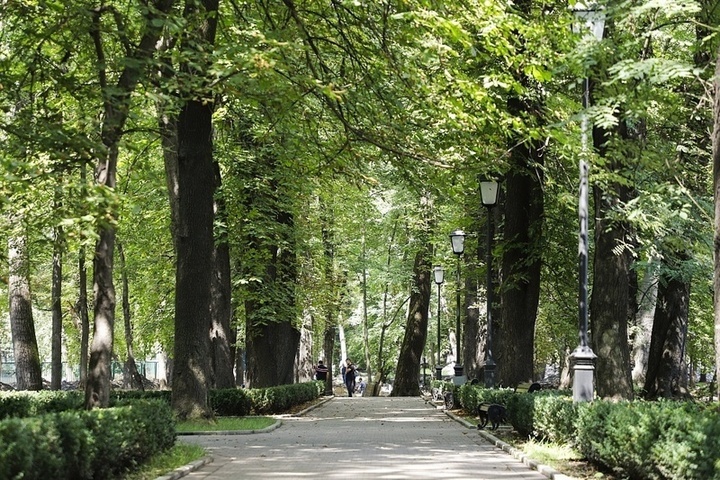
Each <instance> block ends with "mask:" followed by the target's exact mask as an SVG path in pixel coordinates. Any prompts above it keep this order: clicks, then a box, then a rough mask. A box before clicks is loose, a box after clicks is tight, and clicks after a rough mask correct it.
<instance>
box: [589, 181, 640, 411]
mask: <svg viewBox="0 0 720 480" xmlns="http://www.w3.org/2000/svg"><path fill="white" fill-rule="evenodd" d="M614 187H615V188H616V189H617V190H618V191H619V192H622V190H623V187H621V186H620V185H615V186H614ZM593 192H594V201H595V218H596V221H595V257H594V263H593V284H592V285H593V288H592V300H591V301H590V325H591V329H592V349H593V352H594V353H595V355H597V360H596V377H595V378H596V389H597V393H598V396H600V397H601V398H618V399H632V398H633V384H632V377H631V375H630V348H629V345H628V329H627V320H628V305H629V304H630V302H629V298H628V296H629V294H630V286H629V281H630V280H629V275H628V272H629V270H630V258H629V252H628V251H627V249H626V248H622V246H623V245H625V242H626V238H625V232H626V231H627V228H625V226H624V225H623V224H622V223H620V222H619V221H613V220H610V219H609V218H608V217H609V216H611V215H612V211H613V207H614V203H616V202H620V201H621V200H620V198H621V197H622V196H623V194H622V193H616V194H609V193H608V192H606V191H604V190H601V189H600V188H599V187H594V188H593ZM618 249H620V251H619V252H618Z"/></svg>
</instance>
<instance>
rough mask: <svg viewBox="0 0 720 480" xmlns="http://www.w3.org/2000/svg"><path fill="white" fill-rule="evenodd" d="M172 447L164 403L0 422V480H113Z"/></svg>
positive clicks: (171, 423)
mask: <svg viewBox="0 0 720 480" xmlns="http://www.w3.org/2000/svg"><path fill="white" fill-rule="evenodd" d="M174 443H175V423H174V421H173V416H172V412H171V410H170V408H169V406H168V405H167V404H166V403H164V402H157V401H155V402H150V401H142V402H137V403H135V404H133V405H127V406H124V407H116V408H108V409H96V410H92V411H67V412H60V413H51V414H46V415H41V416H38V417H32V418H23V419H18V418H11V419H6V420H3V421H0V478H23V479H30V480H32V479H45V478H73V479H91V478H113V477H116V476H117V475H118V474H120V473H122V472H125V471H126V470H128V469H131V468H132V467H133V466H135V465H138V464H139V463H141V462H143V461H144V460H146V459H148V458H149V457H150V456H152V455H154V454H155V453H157V452H159V451H162V450H166V449H168V448H170V447H171V446H172V445H173V444H174Z"/></svg>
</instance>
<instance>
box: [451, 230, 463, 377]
mask: <svg viewBox="0 0 720 480" xmlns="http://www.w3.org/2000/svg"><path fill="white" fill-rule="evenodd" d="M450 243H451V245H452V250H453V253H454V254H455V255H456V256H457V295H456V297H457V310H456V317H455V354H456V355H457V358H456V359H455V378H454V379H453V383H454V384H455V385H462V384H463V383H465V378H464V377H465V374H464V371H463V366H462V355H461V353H460V257H461V256H462V254H463V251H464V250H465V232H463V231H462V230H455V231H454V232H453V233H451V234H450Z"/></svg>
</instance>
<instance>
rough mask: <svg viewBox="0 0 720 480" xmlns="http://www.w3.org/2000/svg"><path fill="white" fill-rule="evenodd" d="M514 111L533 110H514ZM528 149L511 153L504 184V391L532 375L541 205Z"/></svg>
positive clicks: (537, 171)
mask: <svg viewBox="0 0 720 480" xmlns="http://www.w3.org/2000/svg"><path fill="white" fill-rule="evenodd" d="M518 102H520V100H518ZM509 103H512V102H509ZM519 108H532V109H536V108H538V107H537V106H536V105H527V106H525V107H520V106H516V107H515V109H519ZM523 111H525V110H523ZM533 147H534V145H532V144H527V143H522V144H521V145H518V146H516V147H515V148H514V149H513V150H512V153H511V155H510V160H511V163H512V166H511V169H510V171H509V172H508V174H507V176H506V179H505V182H504V183H505V188H506V194H505V195H504V203H503V210H504V216H505V221H504V230H503V242H504V243H503V257H502V260H501V262H502V279H503V288H502V289H501V293H500V295H501V299H500V305H501V308H502V314H501V318H500V319H499V321H498V323H499V325H496V326H495V328H496V331H497V332H498V335H499V339H498V340H499V343H500V346H499V349H500V352H499V353H500V354H499V355H498V356H496V358H495V361H496V363H497V368H498V372H499V375H498V378H497V382H496V383H500V384H502V385H507V386H513V385H517V384H519V383H522V382H528V381H531V380H533V373H534V363H533V362H534V351H535V350H534V347H535V321H536V319H537V309H538V303H539V299H540V270H541V260H542V255H541V251H540V240H541V237H542V222H543V215H544V204H543V185H542V182H543V180H542V179H543V174H542V168H541V166H542V162H543V158H542V154H541V153H540V150H539V148H533ZM496 318H497V317H496Z"/></svg>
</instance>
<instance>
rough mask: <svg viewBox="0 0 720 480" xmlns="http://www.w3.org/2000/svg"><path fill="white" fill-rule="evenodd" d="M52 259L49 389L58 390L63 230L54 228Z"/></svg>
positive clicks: (60, 365) (60, 359)
mask: <svg viewBox="0 0 720 480" xmlns="http://www.w3.org/2000/svg"><path fill="white" fill-rule="evenodd" d="M53 237H54V239H53V259H52V294H51V295H52V307H51V308H52V334H51V337H52V348H51V353H50V355H51V372H50V389H51V390H60V387H61V384H62V261H63V229H62V227H60V226H58V227H55V228H54V234H53Z"/></svg>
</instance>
